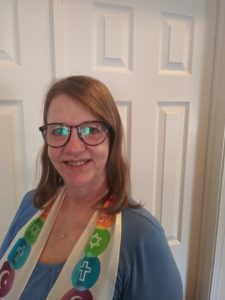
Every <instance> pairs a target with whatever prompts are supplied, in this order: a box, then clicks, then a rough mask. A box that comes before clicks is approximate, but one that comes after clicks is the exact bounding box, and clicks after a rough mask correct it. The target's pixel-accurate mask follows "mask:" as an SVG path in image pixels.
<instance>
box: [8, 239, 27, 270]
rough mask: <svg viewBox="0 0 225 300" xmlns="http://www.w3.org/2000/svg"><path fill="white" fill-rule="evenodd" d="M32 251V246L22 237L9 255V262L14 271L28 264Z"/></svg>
mask: <svg viewBox="0 0 225 300" xmlns="http://www.w3.org/2000/svg"><path fill="white" fill-rule="evenodd" d="M30 251H31V245H30V244H29V243H28V242H27V240H26V239H25V238H24V237H22V238H20V239H18V241H17V242H16V244H15V245H14V246H13V248H12V250H11V251H10V253H9V255H8V261H9V262H10V264H11V266H12V267H13V269H20V268H21V267H22V266H23V265H24V264H25V262H26V260H27V258H28V256H29V254H30Z"/></svg>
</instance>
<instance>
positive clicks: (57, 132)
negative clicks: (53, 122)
mask: <svg viewBox="0 0 225 300" xmlns="http://www.w3.org/2000/svg"><path fill="white" fill-rule="evenodd" d="M52 134H54V135H61V136H68V134H69V130H68V128H66V127H57V128H55V129H54V130H53V131H52Z"/></svg>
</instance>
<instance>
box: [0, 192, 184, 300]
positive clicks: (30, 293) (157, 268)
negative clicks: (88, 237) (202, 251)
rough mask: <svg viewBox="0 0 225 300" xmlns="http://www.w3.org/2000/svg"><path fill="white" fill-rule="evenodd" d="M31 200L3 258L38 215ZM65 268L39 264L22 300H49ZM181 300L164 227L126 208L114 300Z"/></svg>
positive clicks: (0, 251)
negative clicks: (23, 228)
mask: <svg viewBox="0 0 225 300" xmlns="http://www.w3.org/2000/svg"><path fill="white" fill-rule="evenodd" d="M32 198H33V192H32V191H31V192H28V193H27V194H26V195H25V196H24V198H23V201H22V202H21V205H20V207H19V209H18V211H17V213H16V215H15V217H14V219H13V221H12V223H11V225H10V228H9V231H8V233H7V235H6V237H5V239H4V241H3V244H2V246H1V248H0V258H1V257H2V256H3V255H4V253H5V251H6V250H7V248H8V247H9V245H10V243H11V242H12V240H13V239H14V237H15V235H16V234H17V232H18V231H19V230H20V229H21V227H23V225H24V224H25V223H27V222H28V221H29V219H30V218H31V217H32V216H33V215H34V214H35V212H36V211H37V209H36V208H35V207H34V206H33V203H32ZM62 267H63V263H60V264H55V265H48V264H43V263H40V262H38V263H37V265H36V266H35V268H34V270H33V273H32V275H31V277H30V279H29V281H28V283H27V286H26V288H25V289H24V291H23V293H22V295H21V297H20V300H28V299H35V300H46V298H47V295H48V293H49V291H50V290H51V287H52V286H53V284H54V283H55V281H56V279H57V277H58V275H59V273H60V271H61V269H62ZM0 268H1V265H0ZM182 299H183V290H182V282H181V278H180V274H179V272H178V269H177V266H176V264H175V261H174V259H173V256H172V254H171V251H170V248H169V246H168V243H167V240H166V238H165V235H164V232H163V229H162V227H161V225H160V224H159V222H158V221H157V220H156V219H155V218H154V217H153V216H152V215H151V214H150V213H149V212H148V211H147V210H146V209H144V208H137V209H131V208H125V209H124V210H123V211H122V239H121V249H120V258H119V267H118V274H117V280H116V286H115V291H114V297H113V300H182ZM96 300H98V299H96ZM105 300H108V299H105Z"/></svg>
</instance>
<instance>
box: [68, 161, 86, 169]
mask: <svg viewBox="0 0 225 300" xmlns="http://www.w3.org/2000/svg"><path fill="white" fill-rule="evenodd" d="M87 162H88V161H87V160H78V161H74V160H73V161H67V162H66V164H67V165H69V166H72V167H80V166H83V165H85V164H86V163H87Z"/></svg>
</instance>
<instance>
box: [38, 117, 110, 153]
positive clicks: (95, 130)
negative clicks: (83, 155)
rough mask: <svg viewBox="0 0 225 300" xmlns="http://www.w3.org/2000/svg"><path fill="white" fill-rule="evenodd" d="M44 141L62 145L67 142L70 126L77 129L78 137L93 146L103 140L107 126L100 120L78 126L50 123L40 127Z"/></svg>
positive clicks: (53, 145) (51, 144) (57, 145)
mask: <svg viewBox="0 0 225 300" xmlns="http://www.w3.org/2000/svg"><path fill="white" fill-rule="evenodd" d="M41 128H43V129H41V130H42V133H43V137H44V139H45V142H46V143H47V144H48V145H49V146H51V147H55V148H58V147H62V146H64V145H65V144H66V143H68V141H69V139H70V136H71V131H72V128H76V129H77V133H78V136H79V138H80V139H81V140H82V141H83V142H84V143H85V144H87V145H90V146H95V145H99V144H101V143H103V142H104V140H105V138H106V135H107V127H106V126H105V125H104V124H103V123H102V122H101V121H95V122H90V123H83V124H81V125H78V126H66V125H64V124H58V123H52V124H47V125H46V126H43V127H41Z"/></svg>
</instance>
